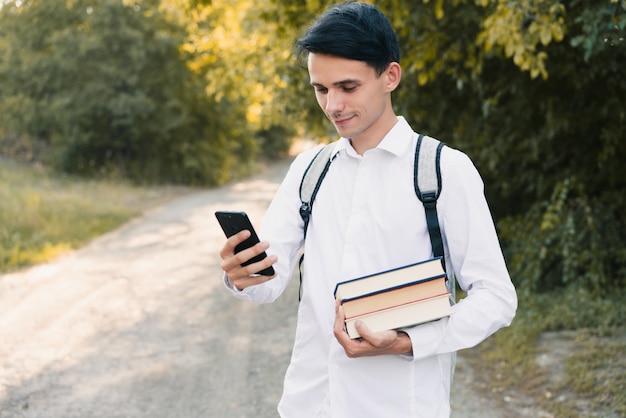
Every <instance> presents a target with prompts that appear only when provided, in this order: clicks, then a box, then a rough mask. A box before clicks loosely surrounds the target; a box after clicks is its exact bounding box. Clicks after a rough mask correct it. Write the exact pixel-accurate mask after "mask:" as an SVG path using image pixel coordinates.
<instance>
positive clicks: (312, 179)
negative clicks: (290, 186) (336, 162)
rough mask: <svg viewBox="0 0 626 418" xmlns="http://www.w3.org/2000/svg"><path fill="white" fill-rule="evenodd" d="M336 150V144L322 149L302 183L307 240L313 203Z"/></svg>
mask: <svg viewBox="0 0 626 418" xmlns="http://www.w3.org/2000/svg"><path fill="white" fill-rule="evenodd" d="M334 148H335V142H331V143H330V144H327V145H325V146H324V147H322V149H321V150H319V152H318V153H317V154H316V155H315V157H313V159H312V160H311V162H310V163H309V166H308V167H307V168H306V171H305V172H304V175H303V176H302V181H301V182H300V202H302V205H300V216H301V217H302V220H303V221H304V238H305V239H306V232H307V230H308V228H309V221H310V220H311V211H312V210H313V202H314V201H315V196H317V192H318V190H319V189H320V186H321V184H322V181H323V180H324V177H325V176H326V173H327V172H328V168H329V167H330V163H331V162H332V161H333V160H332V159H331V158H330V157H331V153H332V152H333V149H334Z"/></svg>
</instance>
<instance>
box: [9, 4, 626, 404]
mask: <svg viewBox="0 0 626 418" xmlns="http://www.w3.org/2000/svg"><path fill="white" fill-rule="evenodd" d="M333 3H334V2H329V1H323V0H306V1H302V0H280V1H279V0H228V1H226V0H204V1H203V0H159V1H157V0H153V1H133V0H20V1H6V0H5V1H0V4H1V8H0V269H1V271H8V270H11V269H15V268H20V267H23V266H27V265H32V264H35V263H37V262H40V261H42V260H46V259H47V257H49V256H53V255H54V254H57V253H59V252H60V251H63V249H65V248H73V247H76V246H78V245H80V243H81V242H83V241H81V240H84V239H83V237H82V236H81V237H67V236H63V233H66V234H67V233H68V231H70V228H62V227H59V228H56V229H57V230H55V231H45V230H44V228H43V225H44V224H49V223H50V220H51V219H52V220H54V221H53V222H52V223H53V224H55V225H57V226H58V225H62V224H63V222H65V221H66V220H67V222H68V223H75V220H76V217H77V216H86V217H90V218H89V219H87V220H85V223H89V222H91V221H92V220H91V218H94V219H96V221H94V222H95V223H94V224H93V225H94V226H93V227H92V226H90V227H88V228H84V227H83V228H81V229H82V230H87V232H85V231H81V232H80V233H81V234H82V233H89V234H92V235H98V234H101V233H102V232H104V231H106V230H110V229H111V228H113V227H115V226H117V225H119V224H120V223H121V222H124V221H125V220H127V219H129V218H130V217H132V216H134V214H136V213H137V212H136V211H137V209H136V208H134V207H132V205H130V206H129V204H128V201H127V200H124V199H126V198H125V197H120V196H122V195H120V194H119V193H120V192H119V191H116V192H114V194H112V195H111V196H115V198H111V199H108V198H104V199H103V198H102V193H112V192H109V191H103V189H101V188H97V189H94V187H96V186H94V185H95V184H97V185H98V186H97V187H104V186H102V184H107V186H106V187H118V186H119V187H122V186H123V187H129V188H130V189H129V190H130V191H128V192H124V193H126V194H123V196H126V197H128V196H132V195H135V196H138V195H140V194H138V193H148V194H147V195H142V196H150V194H149V192H146V190H148V189H150V188H154V187H159V188H160V189H159V190H160V191H162V190H163V187H166V186H167V187H170V186H172V185H174V186H176V187H179V186H182V187H213V186H217V185H221V184H224V183H226V182H230V181H233V180H236V179H240V178H243V177H245V176H249V175H251V174H253V173H255V172H256V171H257V170H258V169H259V161H271V160H273V159H277V158H283V157H285V156H287V154H288V152H289V150H290V149H291V147H292V146H293V144H294V142H295V141H300V140H307V141H315V142H324V141H328V140H331V139H334V137H335V132H334V130H333V128H332V126H331V125H329V124H327V123H326V121H325V119H324V117H323V115H322V114H321V113H320V111H319V109H318V108H317V104H316V102H315V98H314V95H313V93H312V91H311V87H310V86H309V85H308V74H307V72H306V69H303V68H302V67H301V66H299V65H298V63H296V62H295V59H294V57H293V43H294V40H295V39H296V38H297V37H298V35H299V34H300V33H301V31H302V30H304V28H306V26H307V25H308V24H309V23H310V22H311V21H312V19H313V18H314V17H315V16H317V15H318V14H319V13H320V12H321V11H323V10H325V9H326V8H327V7H328V6H329V5H331V4H333ZM372 3H375V4H376V5H377V6H378V7H379V8H380V9H381V10H382V11H383V12H384V13H385V14H386V15H387V16H388V17H389V19H390V21H391V23H392V25H393V26H394V28H395V29H396V31H397V33H398V36H399V38H400V45H401V52H402V59H401V65H402V68H403V80H402V83H401V85H400V87H399V89H398V90H397V91H396V93H395V97H394V104H395V106H396V107H397V109H396V111H397V113H398V114H401V115H404V116H405V117H406V118H407V120H408V121H409V123H410V124H411V125H412V126H413V127H414V129H415V130H417V131H419V132H422V133H425V134H428V135H431V136H433V137H436V138H438V139H440V140H442V141H444V142H446V143H447V144H448V145H450V146H452V147H455V148H458V149H461V150H463V151H464V152H465V153H467V154H468V155H469V156H470V157H471V158H472V160H473V161H474V163H475V164H476V166H477V167H478V169H479V171H480V172H481V174H482V176H483V179H484V181H485V187H486V194H487V198H488V201H489V203H490V206H491V209H492V211H493V215H494V219H495V221H496V223H497V228H498V232H499V236H500V239H501V244H502V247H503V250H504V253H505V256H506V259H507V262H508V265H509V269H510V273H511V276H512V278H513V281H514V283H515V284H516V286H517V288H518V292H519V295H520V311H519V314H518V317H517V319H516V321H515V322H514V326H513V327H511V328H510V329H507V330H505V331H504V332H502V333H499V334H498V335H497V338H495V339H493V343H492V344H491V345H490V344H485V348H484V350H485V353H484V354H483V357H481V359H482V360H481V359H478V360H477V361H480V362H483V364H484V362H485V359H488V362H487V363H488V366H486V367H485V370H486V373H487V372H488V373H492V374H491V376H492V377H493V378H494V379H495V378H497V376H500V380H501V381H502V385H506V384H513V382H514V381H515V380H517V381H519V380H520V379H521V378H525V379H527V380H529V381H530V382H533V380H532V379H533V378H534V379H536V380H535V383H537V384H539V383H538V382H540V381H541V378H542V377H541V375H540V373H538V372H537V371H536V370H535V369H534V368H533V366H532V364H531V363H529V362H528V361H527V360H528V358H530V357H532V356H534V355H535V354H536V347H535V341H536V340H537V338H538V336H539V335H542V334H545V333H546V332H555V331H563V330H577V332H578V333H577V335H578V337H577V338H579V339H581V340H582V341H584V342H585V343H589V344H588V345H587V346H585V347H586V348H585V350H587V351H585V352H586V353H588V355H587V356H586V357H585V358H587V359H591V358H595V359H598V358H601V359H604V360H605V362H604V363H602V364H597V363H593V364H592V363H591V360H589V362H587V363H585V361H584V359H583V360H581V359H580V358H576V359H574V360H572V366H571V367H569V369H568V370H570V375H569V376H570V377H569V378H570V379H571V380H570V381H568V383H567V384H566V385H567V386H568V387H570V388H576V390H578V391H579V394H580V396H587V397H589V398H595V399H596V401H597V402H600V404H601V405H604V406H605V407H606V406H607V405H611V408H612V409H613V410H614V411H617V412H618V413H621V414H626V399H625V397H626V395H624V393H626V377H625V375H624V373H623V371H621V372H620V373H613V374H611V373H604V374H602V373H601V371H602V370H605V371H606V370H609V369H613V370H615V365H616V364H619V365H620V367H622V369H623V366H624V360H623V359H622V360H619V359H620V358H621V357H620V355H619V353H623V352H624V349H626V342H625V341H624V338H623V337H624V335H625V334H626V333H625V331H624V329H625V323H626V308H625V306H626V304H625V302H626V296H625V295H626V292H625V291H624V290H623V289H624V286H625V285H626V215H625V214H626V171H625V168H624V159H625V158H626V106H625V98H626V40H625V39H624V37H625V35H626V31H625V27H626V1H625V0H593V1H590V0H569V1H560V0H518V1H505V0H380V1H373V2H372ZM42 182H43V183H42ZM85 182H88V183H85ZM76 184H80V185H81V186H76ZM111 185H113V186H111ZM138 188H143V189H138ZM50 189H52V192H51V193H49V192H48V190H50ZM55 190H56V191H55ZM68 190H76V191H75V194H76V195H79V196H80V200H69V201H68V200H67V199H60V198H59V195H60V193H62V192H67V191H68ZM86 190H97V192H95V194H93V196H91V197H90V196H89V193H88V192H86ZM139 190H141V192H140V191H139ZM150 190H153V189H150ZM85 199H87V200H86V201H85ZM94 200H100V201H101V202H102V201H105V202H106V203H107V204H109V206H106V205H105V206H102V205H99V206H98V207H97V208H95V207H94V206H93V205H92V204H90V203H89V202H90V201H94ZM68 202H69V203H68ZM125 202H126V203H125ZM64 205H65V206H64ZM81 205H82V206H81ZM63 207H66V208H67V210H63ZM129 207H130V209H129ZM55 208H56V209H55ZM59 208H61V209H59ZM77 208H78V209H77ZM79 212H80V214H79ZM68 213H69V215H68ZM68 219H69V220H68ZM18 221H19V222H18ZM81 225H84V224H81ZM89 225H92V224H91V223H89ZM59 229H60V230H64V231H65V232H63V231H62V232H59V231H58V230H59ZM70 232H71V231H70ZM71 233H72V234H73V233H78V232H71ZM604 338H611V340H610V343H607V340H604ZM594 342H595V344H592V343H594ZM594 350H595V351H594ZM598 350H600V351H598ZM583 351H584V350H583ZM512 353H514V355H512ZM485 356H486V357H485ZM576 364H578V365H579V368H577V367H576ZM581 364H582V365H583V366H582V367H580V365H581ZM524 365H525V366H524ZM594 367H595V368H596V369H597V370H598V372H597V373H595V374H593V375H591V376H588V375H587V374H586V373H585V372H584V371H585V370H589V369H593V368H594ZM594 370H595V369H594ZM533 373H535V374H533ZM600 374H601V375H602V376H601V377H600V378H599V379H600V380H594V379H597V378H598V376H599V375H600ZM503 375H506V376H508V379H510V380H511V382H509V383H507V382H506V380H507V379H503V378H502V376H503ZM529 377H530V379H529ZM531 386H532V384H531ZM594 391H595V392H594ZM538 393H539V392H538ZM600 394H603V395H600ZM542 395H545V394H544V393H543V392H540V393H539V396H540V397H541V396H542ZM602 396H604V397H602ZM544 398H545V399H544V400H545V401H546V402H551V401H552V398H553V397H552V395H550V396H547V395H545V396H544ZM572 408H573V409H572V411H573V410H575V407H573V406H572ZM566 411H567V410H566ZM568 416H573V415H568ZM622 416H623V415H622Z"/></svg>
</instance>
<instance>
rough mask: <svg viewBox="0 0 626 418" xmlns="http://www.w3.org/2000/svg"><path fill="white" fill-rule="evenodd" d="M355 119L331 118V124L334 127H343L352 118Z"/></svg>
mask: <svg viewBox="0 0 626 418" xmlns="http://www.w3.org/2000/svg"><path fill="white" fill-rule="evenodd" d="M354 117H355V115H352V116H348V117H343V118H332V121H333V124H334V125H335V126H338V127H339V126H345V125H347V124H348V123H349V122H350V121H351V120H352V119H353V118H354Z"/></svg>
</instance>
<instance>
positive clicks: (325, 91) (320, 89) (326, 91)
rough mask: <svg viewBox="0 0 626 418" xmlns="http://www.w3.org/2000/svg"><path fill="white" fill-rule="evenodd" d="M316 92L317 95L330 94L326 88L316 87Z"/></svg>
mask: <svg viewBox="0 0 626 418" xmlns="http://www.w3.org/2000/svg"><path fill="white" fill-rule="evenodd" d="M315 91H316V92H317V93H321V94H326V93H328V89H327V88H326V87H315Z"/></svg>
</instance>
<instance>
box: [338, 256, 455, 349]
mask: <svg viewBox="0 0 626 418" xmlns="http://www.w3.org/2000/svg"><path fill="white" fill-rule="evenodd" d="M335 299H339V300H341V305H342V306H343V311H344V313H345V315H346V331H347V332H348V335H349V336H350V338H359V337H360V335H359V333H358V332H357V330H356V327H355V323H356V321H363V323H365V324H366V325H367V326H368V327H369V329H371V330H372V331H375V332H378V331H386V330H390V329H397V328H402V327H408V326H412V325H417V324H421V323H424V322H429V321H434V320H436V319H440V318H443V317H446V316H449V315H450V314H451V313H452V308H451V306H450V293H449V292H448V289H447V287H446V272H445V270H444V269H443V265H442V263H441V257H437V258H433V259H430V260H426V261H421V262H419V263H415V264H410V265H408V266H404V267H399V268H396V269H393V270H387V271H383V272H380V273H376V274H371V275H368V276H364V277H359V278H356V279H352V280H347V281H344V282H341V283H338V284H337V286H336V287H335Z"/></svg>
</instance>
